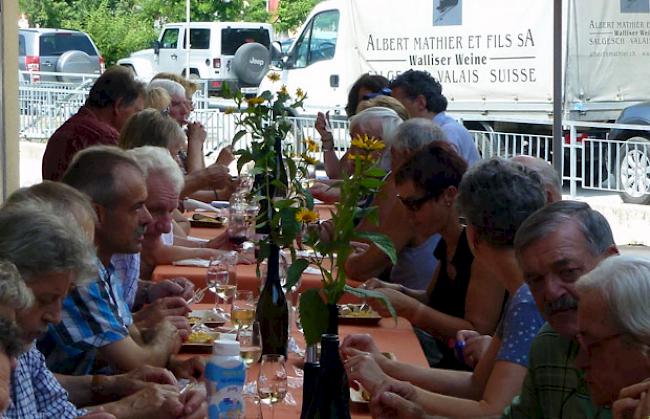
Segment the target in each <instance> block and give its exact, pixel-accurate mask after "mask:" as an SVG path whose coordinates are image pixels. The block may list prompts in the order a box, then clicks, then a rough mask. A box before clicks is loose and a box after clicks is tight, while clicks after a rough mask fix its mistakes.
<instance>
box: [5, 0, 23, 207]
mask: <svg viewBox="0 0 650 419" xmlns="http://www.w3.org/2000/svg"><path fill="white" fill-rule="evenodd" d="M0 7H1V11H0V18H1V19H2V27H1V28H0V38H1V39H0V47H1V48H2V64H1V68H0V71H1V74H0V83H1V85H0V91H1V92H2V95H0V129H1V132H0V135H1V138H0V185H1V189H0V200H2V201H4V199H5V198H6V197H7V195H9V194H10V193H11V192H12V191H14V190H15V189H17V188H18V185H19V184H20V179H19V176H18V173H19V162H20V157H19V142H18V130H19V122H20V121H19V110H18V106H17V104H18V2H17V1H16V0H0Z"/></svg>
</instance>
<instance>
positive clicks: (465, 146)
mask: <svg viewBox="0 0 650 419" xmlns="http://www.w3.org/2000/svg"><path fill="white" fill-rule="evenodd" d="M433 122H434V123H435V124H436V125H438V126H439V127H440V129H441V130H442V132H444V133H445V137H447V142H449V143H451V144H452V145H453V146H454V148H455V149H456V151H457V152H458V154H460V156H461V157H462V158H463V159H465V161H466V162H467V165H468V166H470V167H471V166H472V165H473V164H474V163H476V162H477V161H479V159H480V156H479V154H478V149H477V148H476V144H474V139H473V138H472V134H470V133H469V131H467V129H466V128H465V127H464V126H462V125H461V124H459V123H458V121H456V120H455V119H454V118H452V117H451V116H449V115H447V113H446V112H440V113H438V114H436V116H434V117H433Z"/></svg>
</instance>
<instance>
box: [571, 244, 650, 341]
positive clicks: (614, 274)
mask: <svg viewBox="0 0 650 419" xmlns="http://www.w3.org/2000/svg"><path fill="white" fill-rule="evenodd" d="M576 290H577V291H578V294H579V295H584V294H586V293H589V292H592V291H595V292H598V293H599V294H600V295H601V296H602V297H603V299H604V300H605V302H606V304H607V307H603V310H608V311H609V315H610V318H611V320H612V323H613V325H614V326H615V327H617V328H618V329H619V330H620V331H621V332H624V333H627V334H629V335H631V336H633V337H634V338H636V339H637V340H639V341H641V342H644V343H646V344H648V345H650V304H648V302H649V301H650V259H648V258H642V257H638V256H629V255H626V256H611V257H608V258H607V259H605V260H604V261H602V262H601V263H600V264H599V265H598V266H597V267H596V268H595V269H593V270H592V271H591V272H589V273H587V274H585V275H583V276H582V277H581V278H580V279H579V280H578V281H577V282H576Z"/></svg>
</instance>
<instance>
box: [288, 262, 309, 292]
mask: <svg viewBox="0 0 650 419" xmlns="http://www.w3.org/2000/svg"><path fill="white" fill-rule="evenodd" d="M307 266H309V261H308V260H307V259H296V260H294V261H293V263H292V264H291V266H289V269H287V284H286V285H285V287H284V288H285V289H286V290H290V289H291V287H293V286H294V285H296V284H297V283H298V281H299V280H300V275H302V272H303V271H304V270H305V269H307Z"/></svg>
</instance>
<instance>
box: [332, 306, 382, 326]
mask: <svg viewBox="0 0 650 419" xmlns="http://www.w3.org/2000/svg"><path fill="white" fill-rule="evenodd" d="M381 318H382V317H381V316H380V315H379V313H377V312H376V311H375V310H373V309H372V308H370V307H368V308H367V309H365V310H361V304H341V305H339V323H341V324H358V325H365V326H371V325H375V324H377V323H379V321H380V320H381Z"/></svg>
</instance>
